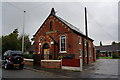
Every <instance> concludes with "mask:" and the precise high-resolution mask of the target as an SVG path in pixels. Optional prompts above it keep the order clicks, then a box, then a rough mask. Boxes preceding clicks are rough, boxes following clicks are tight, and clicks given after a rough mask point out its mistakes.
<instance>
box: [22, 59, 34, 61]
mask: <svg viewBox="0 0 120 80" xmlns="http://www.w3.org/2000/svg"><path fill="white" fill-rule="evenodd" d="M24 60H25V61H33V59H24Z"/></svg>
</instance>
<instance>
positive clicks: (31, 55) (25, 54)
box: [23, 53, 33, 59]
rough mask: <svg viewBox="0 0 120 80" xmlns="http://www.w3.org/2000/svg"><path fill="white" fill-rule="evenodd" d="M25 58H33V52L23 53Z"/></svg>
mask: <svg viewBox="0 0 120 80" xmlns="http://www.w3.org/2000/svg"><path fill="white" fill-rule="evenodd" d="M23 57H24V58H28V59H33V54H29V53H23Z"/></svg>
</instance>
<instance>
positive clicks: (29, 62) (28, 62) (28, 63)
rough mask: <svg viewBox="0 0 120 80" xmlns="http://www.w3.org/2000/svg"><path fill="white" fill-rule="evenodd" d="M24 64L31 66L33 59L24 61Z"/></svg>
mask: <svg viewBox="0 0 120 80" xmlns="http://www.w3.org/2000/svg"><path fill="white" fill-rule="evenodd" d="M25 65H28V66H33V61H27V60H26V61H25Z"/></svg>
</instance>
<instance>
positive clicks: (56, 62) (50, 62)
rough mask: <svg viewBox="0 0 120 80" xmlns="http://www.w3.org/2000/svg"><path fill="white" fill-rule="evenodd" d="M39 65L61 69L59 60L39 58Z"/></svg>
mask: <svg viewBox="0 0 120 80" xmlns="http://www.w3.org/2000/svg"><path fill="white" fill-rule="evenodd" d="M41 67H42V68H54V69H55V68H56V69H61V60H41Z"/></svg>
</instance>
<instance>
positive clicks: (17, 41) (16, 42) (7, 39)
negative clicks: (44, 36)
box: [2, 29, 31, 53]
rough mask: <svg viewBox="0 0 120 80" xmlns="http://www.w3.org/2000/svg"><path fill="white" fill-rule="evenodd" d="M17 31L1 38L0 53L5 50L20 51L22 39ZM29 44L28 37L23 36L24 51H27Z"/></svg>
mask: <svg viewBox="0 0 120 80" xmlns="http://www.w3.org/2000/svg"><path fill="white" fill-rule="evenodd" d="M18 33H19V32H18V29H14V31H13V32H12V33H10V34H9V35H5V36H2V53H4V52H5V51H7V50H20V51H21V50H22V37H21V36H19V34H18ZM30 46H31V42H30V40H29V36H28V35H27V36H25V51H27V50H28V49H29V47H30Z"/></svg>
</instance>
